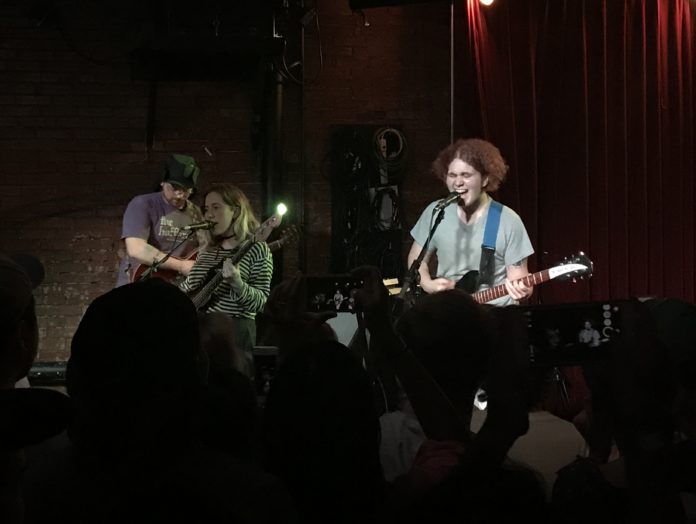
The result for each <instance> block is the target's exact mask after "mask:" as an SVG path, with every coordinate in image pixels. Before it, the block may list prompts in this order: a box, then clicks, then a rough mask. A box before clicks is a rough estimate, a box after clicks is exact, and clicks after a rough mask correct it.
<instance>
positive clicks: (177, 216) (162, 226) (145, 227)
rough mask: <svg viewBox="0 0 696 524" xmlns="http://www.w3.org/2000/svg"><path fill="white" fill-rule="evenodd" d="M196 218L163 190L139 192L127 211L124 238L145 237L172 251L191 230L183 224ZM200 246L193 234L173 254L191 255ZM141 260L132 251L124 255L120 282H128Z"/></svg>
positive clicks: (165, 249)
mask: <svg viewBox="0 0 696 524" xmlns="http://www.w3.org/2000/svg"><path fill="white" fill-rule="evenodd" d="M193 222H194V220H193V218H192V217H190V216H189V215H187V214H186V213H185V212H184V211H181V210H180V209H177V208H176V207H174V206H172V205H171V204H170V203H169V202H167V201H166V200H165V199H164V195H162V193H161V192H157V193H148V194H145V195H138V196H136V197H135V198H133V200H131V201H130V203H129V204H128V207H127V208H126V212H125V213H124V215H123V229H122V230H121V239H124V238H128V237H134V238H142V239H143V240H145V241H147V243H148V244H150V245H152V246H154V247H156V248H157V249H159V250H160V251H162V252H163V253H169V251H170V250H171V249H172V248H173V247H174V246H175V245H176V244H178V243H179V242H181V241H182V240H184V239H185V238H186V235H187V234H188V233H187V232H185V231H181V228H182V227H184V226H187V225H189V224H191V223H193ZM197 246H198V241H197V239H196V235H191V237H190V238H189V239H188V240H187V241H186V242H183V243H182V244H181V245H180V246H178V247H177V248H176V249H175V250H174V251H172V256H177V257H184V256H188V255H189V254H190V253H191V252H192V251H193V250H194V249H195V248H196V247H197ZM139 264H140V263H139V262H138V261H137V260H134V259H131V257H129V256H128V255H126V256H125V257H123V260H121V265H120V267H119V271H118V279H117V280H116V286H117V287H118V286H122V285H124V284H127V283H128V281H129V273H128V271H129V269H131V268H136V267H137V266H138V265H139Z"/></svg>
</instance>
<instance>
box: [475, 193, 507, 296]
mask: <svg viewBox="0 0 696 524" xmlns="http://www.w3.org/2000/svg"><path fill="white" fill-rule="evenodd" d="M502 210H503V205H502V204H501V203H500V202H496V201H495V200H493V199H491V203H490V205H489V206H488V216H487V217H486V228H485V229H484V231H483V243H482V244H481V262H480V264H479V277H478V283H477V286H476V289H478V288H479V287H480V286H481V285H482V284H486V285H488V286H491V287H492V286H493V277H494V276H495V257H494V254H495V240H496V238H497V237H498V228H499V227H500V213H501V212H502Z"/></svg>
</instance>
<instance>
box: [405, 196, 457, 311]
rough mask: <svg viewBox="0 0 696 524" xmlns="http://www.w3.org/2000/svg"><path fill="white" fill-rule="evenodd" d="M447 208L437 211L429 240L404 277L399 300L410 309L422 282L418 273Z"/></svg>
mask: <svg viewBox="0 0 696 524" xmlns="http://www.w3.org/2000/svg"><path fill="white" fill-rule="evenodd" d="M445 207H446V206H445ZM445 207H442V208H441V209H440V210H439V211H436V212H437V216H435V220H434V221H433V225H432V227H431V228H430V232H429V233H428V238H427V239H426V240H425V244H423V247H422V248H421V250H420V253H418V256H417V257H416V258H415V260H414V261H413V262H412V263H411V266H410V267H409V268H408V271H406V274H405V275H404V283H403V285H402V286H401V291H400V292H399V295H398V298H399V301H400V302H401V303H403V304H405V305H407V306H408V307H411V306H412V305H413V304H414V302H415V286H416V285H417V284H418V283H419V282H420V273H419V272H418V269H419V268H420V265H421V264H422V263H423V259H424V258H425V254H426V253H427V251H428V246H429V245H430V241H431V240H432V238H433V235H434V234H435V230H436V229H437V226H439V225H440V222H442V219H443V218H444V217H445Z"/></svg>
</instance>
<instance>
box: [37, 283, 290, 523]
mask: <svg viewBox="0 0 696 524" xmlns="http://www.w3.org/2000/svg"><path fill="white" fill-rule="evenodd" d="M206 378H207V366H206V359H205V358H202V353H201V351H200V339H199V329H198V317H197V313H196V310H195V307H194V306H193V304H192V303H191V301H190V300H189V299H188V298H187V297H186V296H185V295H184V294H183V293H181V292H180V291H179V290H178V289H177V288H176V287H174V286H173V285H171V284H168V283H166V282H164V281H162V280H161V279H150V280H147V281H144V282H138V283H135V284H127V285H125V286H122V287H118V288H116V289H113V290H111V291H109V292H108V293H106V294H104V295H102V296H100V297H98V298H97V299H95V300H94V301H93V302H92V303H91V304H90V306H89V307H88V309H87V311H86V312H85V315H84V317H83V318H82V321H81V322H80V325H79V326H78V329H77V332H76V333H75V336H74V337H73V341H72V350H71V354H70V359H69V361H68V365H67V375H66V385H67V391H68V394H69V395H70V397H71V400H72V402H73V406H74V412H75V417H74V421H73V423H72V424H71V425H70V427H69V428H68V435H69V437H70V441H71V444H72V445H71V446H70V447H69V448H68V449H66V450H65V451H64V452H63V453H61V454H58V455H57V456H55V457H54V460H52V461H51V462H50V463H48V462H47V463H44V471H42V472H39V471H37V472H35V475H34V476H33V481H34V482H33V484H32V485H31V486H30V487H31V488H32V489H31V493H32V500H28V501H27V502H28V503H27V509H28V511H27V522H30V523H31V522H41V523H43V522H52V523H54V522H134V521H139V522H167V521H170V520H172V521H179V520H184V521H194V522H224V521H230V522H232V521H233V522H292V521H293V517H292V515H293V513H292V506H291V505H290V503H289V499H288V497H287V494H286V492H285V491H284V490H283V489H282V487H281V486H280V484H279V482H277V480H276V479H274V478H273V477H271V476H269V475H267V474H265V473H263V472H262V471H261V470H260V469H258V468H256V467H253V466H252V465H247V464H242V463H241V462H239V461H237V460H235V459H234V458H233V457H231V456H229V455H225V454H222V453H219V452H215V451H212V450H210V449H206V448H204V447H202V446H201V445H200V443H199V442H198V439H197V438H196V437H197V435H198V433H199V430H198V428H196V427H195V423H194V421H195V418H194V417H193V416H192V411H193V410H195V409H196V408H197V407H198V406H199V405H200V404H199V403H200V394H201V392H202V390H203V386H204V384H205V380H206Z"/></svg>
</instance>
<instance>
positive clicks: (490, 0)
mask: <svg viewBox="0 0 696 524" xmlns="http://www.w3.org/2000/svg"><path fill="white" fill-rule="evenodd" d="M479 2H481V3H482V4H483V5H491V4H492V3H493V0H479Z"/></svg>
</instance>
